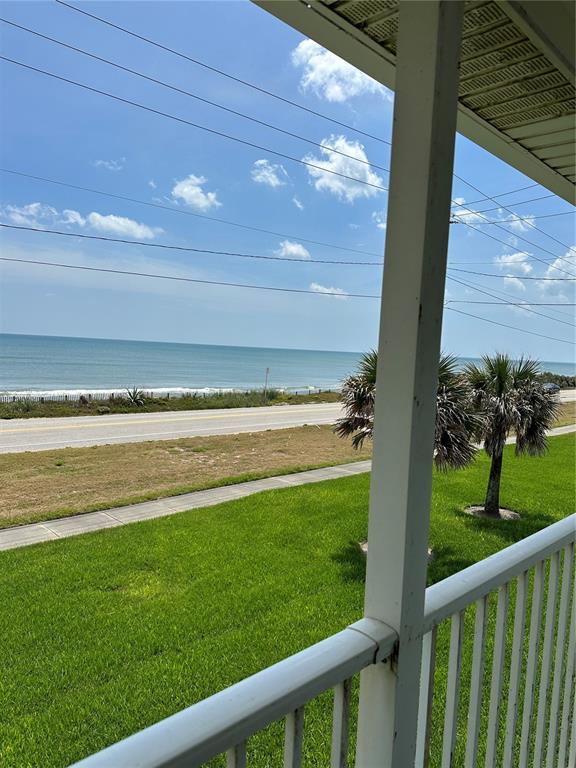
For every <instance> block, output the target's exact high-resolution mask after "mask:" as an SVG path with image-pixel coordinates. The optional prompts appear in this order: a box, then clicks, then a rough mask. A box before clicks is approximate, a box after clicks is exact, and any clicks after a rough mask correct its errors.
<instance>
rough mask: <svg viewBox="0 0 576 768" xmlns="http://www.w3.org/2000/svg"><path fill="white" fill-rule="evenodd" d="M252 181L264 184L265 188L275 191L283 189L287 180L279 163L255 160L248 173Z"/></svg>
mask: <svg viewBox="0 0 576 768" xmlns="http://www.w3.org/2000/svg"><path fill="white" fill-rule="evenodd" d="M250 175H251V176H252V181H255V182H256V183H257V184H266V186H267V187H272V189H276V188H277V187H283V186H284V185H285V184H286V179H288V173H287V172H286V169H285V168H284V166H283V165H280V163H271V162H269V161H268V160H256V162H255V163H254V165H253V166H252V170H251V171H250Z"/></svg>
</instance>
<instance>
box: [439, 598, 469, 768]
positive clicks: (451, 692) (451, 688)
mask: <svg viewBox="0 0 576 768" xmlns="http://www.w3.org/2000/svg"><path fill="white" fill-rule="evenodd" d="M463 634H464V611H460V612H458V613H455V614H454V615H453V616H452V620H451V627H450V657H449V660H448V681H447V685H446V708H445V710H444V736H443V742H442V768H450V766H451V765H452V754H453V752H454V744H455V742H456V725H457V719H458V700H459V697H460V665H461V662H462V635H463Z"/></svg>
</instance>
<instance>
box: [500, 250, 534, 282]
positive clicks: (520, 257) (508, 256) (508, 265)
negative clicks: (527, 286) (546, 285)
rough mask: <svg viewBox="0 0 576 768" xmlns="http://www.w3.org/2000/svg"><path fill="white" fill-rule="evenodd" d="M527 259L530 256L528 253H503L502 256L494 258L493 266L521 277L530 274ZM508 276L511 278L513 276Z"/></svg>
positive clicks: (530, 265) (530, 268) (530, 270)
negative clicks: (518, 274) (516, 273)
mask: <svg viewBox="0 0 576 768" xmlns="http://www.w3.org/2000/svg"><path fill="white" fill-rule="evenodd" d="M529 257H530V254H528V253H522V252H520V253H505V254H503V255H502V256H496V258H495V259H494V264H496V266H497V267H498V268H499V269H507V270H511V271H512V272H518V273H520V274H522V275H528V274H530V272H532V264H530V263H529V261H528V259H529ZM509 276H510V277H512V276H513V275H509Z"/></svg>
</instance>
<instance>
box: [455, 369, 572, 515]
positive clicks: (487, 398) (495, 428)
mask: <svg viewBox="0 0 576 768" xmlns="http://www.w3.org/2000/svg"><path fill="white" fill-rule="evenodd" d="M539 373H540V368H539V365H538V363H537V362H536V361H535V360H531V359H530V358H521V359H520V360H517V361H515V360H512V359H510V357H508V356H507V355H502V354H496V355H494V356H493V357H490V356H488V355H485V356H484V357H483V358H482V363H481V365H476V364H474V363H469V364H468V365H467V366H466V367H465V370H464V374H465V377H466V380H467V382H468V385H469V387H470V391H471V397H472V402H473V404H474V407H475V409H476V411H477V413H478V416H479V419H478V422H477V424H478V429H477V430H476V434H477V437H478V438H479V439H480V440H482V441H483V443H484V450H485V451H486V453H487V454H488V456H490V457H491V459H492V461H491V465H490V476H489V479H488V489H487V492H486V500H485V502H484V514H485V515H486V516H489V517H497V518H499V517H501V512H500V477H501V474H502V458H503V453H504V445H505V444H506V438H507V437H508V435H509V434H510V432H511V431H514V432H515V433H516V455H521V454H528V455H529V456H541V455H543V454H544V453H546V450H547V441H546V431H547V430H548V429H550V427H551V426H552V424H553V423H554V420H555V418H556V416H557V413H558V403H557V401H556V399H555V397H554V395H553V394H552V393H550V392H547V391H546V390H545V389H544V388H543V387H542V385H541V384H540V383H539V381H538V379H537V376H538V374H539Z"/></svg>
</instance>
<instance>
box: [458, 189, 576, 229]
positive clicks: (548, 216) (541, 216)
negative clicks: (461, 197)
mask: <svg viewBox="0 0 576 768" xmlns="http://www.w3.org/2000/svg"><path fill="white" fill-rule="evenodd" d="M546 197H554V195H546ZM534 199H535V200H541V199H542V198H538V197H537V198H534ZM526 202H528V203H529V202H532V201H531V200H527V201H526ZM468 205H472V203H468ZM496 210H500V209H499V208H484V209H483V210H481V211H474V213H486V212H487V211H496ZM574 215H576V211H559V212H558V213H540V214H538V215H536V214H533V215H530V216H525V217H518V219H517V221H526V219H527V218H530V219H551V218H553V217H554V216H574ZM500 221H501V219H500ZM490 223H492V220H491V222H490ZM496 223H498V220H496Z"/></svg>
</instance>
